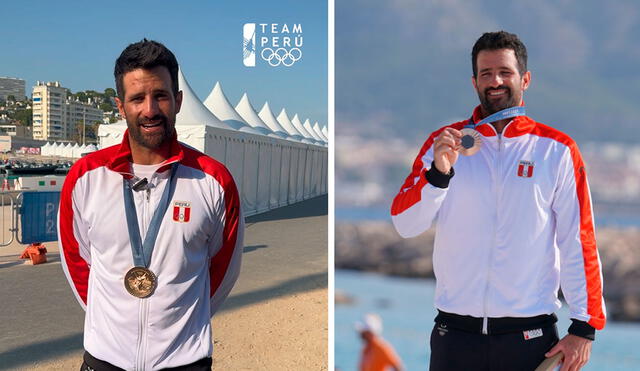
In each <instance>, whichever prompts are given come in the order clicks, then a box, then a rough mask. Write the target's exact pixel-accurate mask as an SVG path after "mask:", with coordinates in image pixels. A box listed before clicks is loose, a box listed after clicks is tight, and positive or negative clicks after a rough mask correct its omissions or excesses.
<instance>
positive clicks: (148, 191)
mask: <svg viewBox="0 0 640 371" xmlns="http://www.w3.org/2000/svg"><path fill="white" fill-rule="evenodd" d="M150 196H151V189H150V188H148V187H147V202H149V197H150Z"/></svg>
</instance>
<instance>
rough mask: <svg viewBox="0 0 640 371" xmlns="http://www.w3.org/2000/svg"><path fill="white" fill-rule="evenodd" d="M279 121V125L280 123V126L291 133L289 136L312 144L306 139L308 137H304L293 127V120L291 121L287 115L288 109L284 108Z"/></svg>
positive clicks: (278, 118) (279, 115)
mask: <svg viewBox="0 0 640 371" xmlns="http://www.w3.org/2000/svg"><path fill="white" fill-rule="evenodd" d="M277 120H278V123H280V126H282V127H283V128H285V130H286V131H287V132H288V133H289V135H291V136H292V137H294V138H296V139H298V140H300V141H303V142H305V143H311V141H309V140H308V139H306V137H305V136H304V135H302V133H300V132H299V131H298V130H297V129H296V128H295V127H294V126H293V124H292V123H291V120H289V116H288V115H287V110H286V109H284V108H283V109H282V111H280V114H278V117H277Z"/></svg>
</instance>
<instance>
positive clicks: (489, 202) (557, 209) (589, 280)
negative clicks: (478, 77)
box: [391, 107, 605, 329]
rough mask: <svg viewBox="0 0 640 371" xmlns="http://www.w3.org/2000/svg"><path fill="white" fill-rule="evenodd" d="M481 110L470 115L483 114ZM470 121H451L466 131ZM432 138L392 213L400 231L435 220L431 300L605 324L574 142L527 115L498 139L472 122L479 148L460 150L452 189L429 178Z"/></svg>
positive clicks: (480, 310)
mask: <svg viewBox="0 0 640 371" xmlns="http://www.w3.org/2000/svg"><path fill="white" fill-rule="evenodd" d="M480 115H481V114H480V108H479V107H477V108H476V109H475V111H474V114H473V120H474V122H478V121H480V119H481V116H480ZM467 123H468V120H465V121H461V122H458V123H455V124H452V125H450V126H451V127H453V128H455V129H458V130H460V129H462V128H463V127H464V125H465V124H467ZM444 129H445V128H441V129H440V130H438V131H436V132H434V133H432V134H431V136H430V137H429V138H428V139H427V141H426V142H425V144H424V145H423V147H422V149H421V150H420V153H419V154H418V157H417V158H416V160H415V162H414V164H413V171H412V172H411V174H410V175H409V176H408V177H407V179H406V181H405V183H404V184H403V186H402V188H401V189H400V192H399V193H398V195H397V196H396V197H395V199H394V200H393V204H392V206H391V215H392V220H393V224H394V226H395V228H396V230H397V231H398V232H399V233H400V235H402V236H403V237H413V236H416V235H419V234H420V233H422V232H423V231H425V230H426V229H428V228H429V227H430V226H431V224H432V222H433V221H434V220H436V238H435V247H434V252H433V266H434V272H435V276H436V294H435V296H436V297H435V306H436V307H437V308H438V309H440V310H442V311H445V312H450V313H456V314H460V315H469V316H473V317H478V318H487V317H531V316H536V315H540V314H551V313H553V312H554V311H556V310H557V309H558V308H560V301H559V300H558V295H557V293H558V288H559V287H560V286H561V287H562V292H563V293H564V297H565V298H566V300H567V302H568V304H569V309H570V313H571V318H574V319H577V320H580V321H584V322H587V323H588V324H589V325H591V326H592V327H594V328H596V329H602V328H603V327H604V324H605V307H604V301H603V298H602V275H601V266H600V259H599V256H598V252H597V249H596V241H595V232H594V221H593V214H592V206H591V199H590V195H589V187H588V184H587V177H586V172H585V169H584V163H583V161H582V158H581V156H580V152H579V151H578V147H577V145H576V144H575V142H574V141H573V140H572V139H571V138H569V137H568V136H567V135H565V134H563V133H562V132H560V131H558V130H555V129H552V128H550V127H548V126H545V125H543V124H540V123H537V122H535V121H533V120H532V119H530V118H528V117H526V116H518V117H516V118H514V119H513V120H512V121H511V122H510V123H509V124H508V125H507V126H506V127H505V129H504V130H503V132H502V134H501V135H498V134H497V133H496V131H495V129H494V128H493V126H492V125H491V124H484V125H480V126H478V127H477V128H476V130H478V131H479V132H480V134H481V136H482V147H481V149H480V151H479V152H478V153H476V154H475V155H473V156H462V155H460V156H459V158H458V161H457V162H456V164H455V165H454V170H455V175H454V176H453V177H452V178H451V180H450V183H449V185H448V187H446V188H438V187H435V186H433V185H431V184H428V182H427V180H426V178H425V172H426V171H428V170H429V168H430V167H431V163H432V161H433V148H432V144H433V140H434V138H435V137H436V136H437V135H438V134H439V133H440V132H441V131H442V130H444Z"/></svg>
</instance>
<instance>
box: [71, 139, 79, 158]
mask: <svg viewBox="0 0 640 371" xmlns="http://www.w3.org/2000/svg"><path fill="white" fill-rule="evenodd" d="M81 148H82V147H80V146H79V145H78V143H75V144H74V145H73V147H71V156H70V157H73V158H80V154H81Z"/></svg>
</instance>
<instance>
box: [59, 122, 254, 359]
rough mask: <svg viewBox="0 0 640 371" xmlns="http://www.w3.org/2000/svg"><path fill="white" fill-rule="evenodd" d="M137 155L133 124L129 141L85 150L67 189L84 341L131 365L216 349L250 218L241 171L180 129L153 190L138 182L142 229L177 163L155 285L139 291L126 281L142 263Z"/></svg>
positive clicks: (69, 248) (63, 234) (65, 214)
mask: <svg viewBox="0 0 640 371" xmlns="http://www.w3.org/2000/svg"><path fill="white" fill-rule="evenodd" d="M130 161H131V150H130V147H129V141H128V133H125V135H124V140H123V142H122V144H120V145H116V146H112V147H109V148H106V149H103V150H100V151H97V152H94V153H92V154H90V155H87V156H86V157H84V158H82V159H80V160H78V161H77V162H76V163H75V164H74V165H73V167H72V168H71V170H70V171H69V174H68V175H67V178H66V179H65V183H64V186H63V188H62V192H61V197H60V210H59V214H58V235H59V238H60V245H61V248H62V252H63V259H62V266H63V269H64V272H65V274H66V276H67V279H68V280H69V283H70V284H71V287H72V289H73V292H74V294H75V295H76V297H77V299H78V301H79V302H80V304H81V305H82V306H83V308H85V310H86V315H85V326H84V347H85V349H86V350H87V351H88V352H89V353H91V355H93V356H94V357H96V358H98V359H101V360H104V361H106V362H109V363H111V364H113V365H116V366H118V367H121V368H123V369H126V370H155V369H161V368H167V367H176V366H181V365H186V364H189V363H192V362H195V361H197V360H199V359H202V358H205V357H210V356H211V353H212V351H213V345H212V342H211V325H210V321H211V316H212V315H213V314H214V312H215V311H216V310H217V309H218V308H219V307H220V305H221V304H222V302H223V301H224V300H225V298H226V297H227V295H228V294H229V292H230V291H231V288H232V287H233V285H234V283H235V281H236V279H237V277H238V274H239V272H240V260H241V255H242V247H243V245H242V241H243V231H244V228H243V219H242V216H241V213H240V200H239V197H238V191H237V189H236V186H235V183H234V181H233V178H232V177H231V174H230V173H229V171H228V170H227V169H226V168H225V167H224V165H222V164H221V163H219V162H217V161H215V160H213V159H212V158H210V157H208V156H206V155H204V154H202V153H200V152H198V151H196V150H194V149H192V148H190V147H187V146H184V145H182V144H180V143H179V142H178V141H177V140H175V136H174V142H173V144H172V155H171V157H170V158H169V159H168V160H167V161H165V164H166V165H167V166H163V167H161V168H160V169H158V171H157V172H156V173H155V174H154V175H153V176H152V177H151V179H150V180H149V183H150V184H151V189H150V191H149V192H147V191H139V192H133V196H134V202H135V204H136V211H137V214H138V224H139V225H140V229H141V231H140V232H141V237H142V239H144V237H145V234H146V230H147V228H148V226H149V223H150V221H151V217H152V215H153V212H154V211H155V209H156V207H157V204H158V202H159V200H160V196H161V195H162V192H163V190H164V187H165V186H166V185H167V183H168V182H167V180H168V178H169V174H170V171H168V170H170V168H171V164H172V163H174V162H178V163H179V166H178V167H177V170H176V171H177V173H176V178H177V179H176V180H177V183H176V187H175V191H174V192H173V195H172V197H171V202H170V203H169V207H168V209H167V212H166V213H165V216H164V219H163V220H162V224H161V226H160V231H159V233H158V237H157V240H156V244H155V248H154V250H153V255H152V257H151V262H150V266H149V268H150V269H151V271H153V272H154V273H155V274H156V276H157V282H158V284H157V288H156V290H155V292H154V293H153V295H152V296H150V297H148V298H145V299H139V298H136V297H134V296H131V295H130V294H129V293H128V292H127V291H126V289H125V287H124V275H125V274H126V272H127V271H128V270H129V269H130V268H132V267H133V265H134V264H133V255H132V252H131V247H130V244H129V233H128V230H127V222H126V217H125V213H124V200H123V190H122V179H123V174H122V173H131V172H132V171H131V166H130ZM125 176H126V175H125ZM126 177H127V178H130V176H126Z"/></svg>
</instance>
